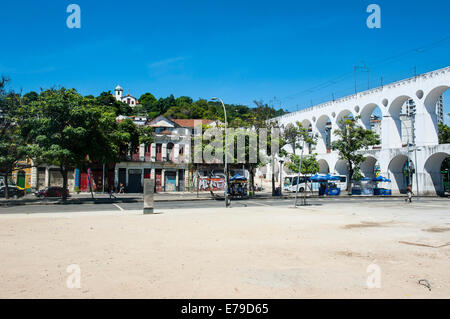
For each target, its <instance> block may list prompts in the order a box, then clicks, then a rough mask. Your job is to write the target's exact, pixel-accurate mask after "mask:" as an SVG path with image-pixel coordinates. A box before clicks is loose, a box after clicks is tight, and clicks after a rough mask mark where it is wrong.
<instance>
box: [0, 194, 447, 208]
mask: <svg viewBox="0 0 450 319" xmlns="http://www.w3.org/2000/svg"><path fill="white" fill-rule="evenodd" d="M302 198H303V197H302V196H299V197H298V199H302ZM341 198H355V199H356V198H366V199H368V198H372V199H374V200H375V199H379V198H406V197H405V196H404V195H403V196H402V195H394V196H364V195H352V196H348V195H345V196H327V197H323V196H317V195H315V196H307V197H306V199H329V200H339V199H341ZM420 198H444V197H440V196H421V197H420ZM267 199H272V200H288V199H291V200H293V199H295V196H292V195H287V196H286V195H283V196H255V197H252V198H246V200H267ZM204 200H224V198H223V197H220V196H217V197H216V198H211V197H199V198H162V199H155V200H154V201H155V202H177V201H204ZM235 200H237V201H239V200H241V199H235ZM235 200H234V201H235ZM419 200H420V199H419ZM143 201H144V200H143V198H140V197H128V198H126V197H125V198H117V199H114V200H111V199H109V198H94V199H92V198H83V199H69V200H67V202H66V203H63V202H62V200H47V199H44V200H39V199H25V200H24V199H19V200H8V201H6V200H0V207H12V206H27V205H82V204H117V203H141V202H143Z"/></svg>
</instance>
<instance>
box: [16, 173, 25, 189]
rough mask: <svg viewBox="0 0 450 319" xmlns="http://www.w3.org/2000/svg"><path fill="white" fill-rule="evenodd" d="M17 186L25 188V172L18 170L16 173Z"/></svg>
mask: <svg viewBox="0 0 450 319" xmlns="http://www.w3.org/2000/svg"><path fill="white" fill-rule="evenodd" d="M17 186H19V187H22V188H25V172H24V171H20V172H19V173H17Z"/></svg>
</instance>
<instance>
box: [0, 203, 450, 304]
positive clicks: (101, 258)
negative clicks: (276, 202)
mask: <svg viewBox="0 0 450 319" xmlns="http://www.w3.org/2000/svg"><path fill="white" fill-rule="evenodd" d="M238 206H239V205H237V204H236V205H235V207H233V208H229V209H225V208H186V209H180V208H177V209H171V210H169V209H167V210H162V209H156V212H157V214H153V215H142V212H141V211H140V210H124V211H101V212H83V211H82V209H83V207H82V206H80V212H61V213H37V214H0V237H1V240H0V255H1V259H0V298H449V297H450V218H449V210H448V204H447V202H446V201H436V202H432V201H431V202H427V203H424V202H415V203H412V204H410V205H405V204H404V203H403V202H402V201H398V202H396V203H383V202H379V203H377V204H376V205H374V204H369V203H357V204H356V203H340V204H336V205H321V204H316V205H311V206H307V207H299V208H296V209H295V208H292V207H288V206H284V207H276V206H275V207H274V206H268V205H265V204H264V203H263V202H261V204H260V205H259V206H258V207H238ZM71 265H72V268H70V266H71ZM73 265H75V267H78V269H79V283H80V285H79V287H73V286H70V285H68V280H69V278H70V277H71V276H73V272H72V269H73ZM374 267H375V268H374ZM373 269H378V273H377V276H378V278H377V279H378V282H379V288H376V287H369V286H370V284H369V285H368V282H370V281H371V279H370V278H372V279H373V275H374V272H373V271H372V270H373ZM68 271H69V272H68ZM422 279H424V280H426V281H425V283H428V284H429V287H427V285H424V284H423V283H424V281H422V282H421V283H422V284H419V281H420V280H422Z"/></svg>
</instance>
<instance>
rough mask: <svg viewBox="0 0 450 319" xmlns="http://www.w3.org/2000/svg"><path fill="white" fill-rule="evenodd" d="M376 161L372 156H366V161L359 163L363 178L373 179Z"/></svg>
mask: <svg viewBox="0 0 450 319" xmlns="http://www.w3.org/2000/svg"><path fill="white" fill-rule="evenodd" d="M377 161H378V160H377V159H376V158H375V157H373V156H366V160H365V161H364V162H362V163H361V165H360V169H361V173H362V175H363V176H365V177H369V178H374V177H375V164H376V163H377Z"/></svg>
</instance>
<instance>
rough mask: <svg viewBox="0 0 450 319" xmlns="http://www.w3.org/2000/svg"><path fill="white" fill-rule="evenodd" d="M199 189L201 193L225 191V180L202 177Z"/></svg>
mask: <svg viewBox="0 0 450 319" xmlns="http://www.w3.org/2000/svg"><path fill="white" fill-rule="evenodd" d="M198 188H199V190H200V191H209V190H212V191H221V190H225V179H224V178H209V177H200V178H199V183H198Z"/></svg>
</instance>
